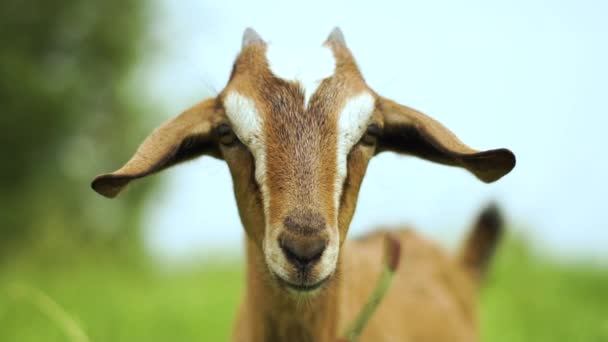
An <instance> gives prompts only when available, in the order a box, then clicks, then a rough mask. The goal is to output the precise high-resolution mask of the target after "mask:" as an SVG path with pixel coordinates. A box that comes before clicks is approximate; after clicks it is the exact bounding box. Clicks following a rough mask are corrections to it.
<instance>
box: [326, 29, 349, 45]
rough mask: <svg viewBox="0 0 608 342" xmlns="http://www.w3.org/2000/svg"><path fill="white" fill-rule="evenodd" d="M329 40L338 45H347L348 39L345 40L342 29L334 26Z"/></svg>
mask: <svg viewBox="0 0 608 342" xmlns="http://www.w3.org/2000/svg"><path fill="white" fill-rule="evenodd" d="M327 41H328V42H330V43H333V44H336V45H342V46H346V40H344V34H342V30H340V28H339V27H337V26H336V27H334V29H333V30H332V31H331V33H330V34H329V37H327Z"/></svg>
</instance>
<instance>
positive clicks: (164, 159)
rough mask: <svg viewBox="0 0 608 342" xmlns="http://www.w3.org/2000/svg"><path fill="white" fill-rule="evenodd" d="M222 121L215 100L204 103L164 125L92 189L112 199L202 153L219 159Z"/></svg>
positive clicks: (96, 182)
mask: <svg viewBox="0 0 608 342" xmlns="http://www.w3.org/2000/svg"><path fill="white" fill-rule="evenodd" d="M220 120H221V110H220V107H219V106H218V105H217V101H216V99H214V98H213V99H208V100H205V101H203V102H201V103H199V104H197V105H196V106H194V107H192V108H190V109H188V110H187V111H185V112H183V113H182V114H180V115H178V116H177V117H175V118H173V119H171V120H169V121H167V122H165V123H164V124H162V125H161V126H160V127H158V128H157V129H156V130H154V132H152V133H151V134H150V135H149V136H148V137H147V138H146V139H145V140H144V142H143V143H142V144H141V145H140V146H139V148H138V149H137V151H136V152H135V154H134V155H133V157H131V159H130V160H129V161H128V162H127V163H126V164H125V165H124V166H123V167H121V168H120V169H118V170H116V171H114V172H112V173H106V174H102V175H99V176H97V177H95V179H94V180H93V182H92V183H91V187H92V188H93V189H94V190H95V191H97V192H98V193H99V194H101V195H103V196H105V197H109V198H113V197H115V196H116V195H118V193H120V191H121V190H122V189H123V188H124V187H125V186H126V185H127V184H129V182H130V181H132V180H134V179H138V178H142V177H145V176H148V175H150V174H153V173H155V172H158V171H160V170H163V169H165V168H167V167H170V166H173V165H175V164H177V163H180V162H182V161H185V160H189V159H192V158H195V157H198V156H200V155H202V154H207V155H211V156H214V157H218V158H220V152H219V150H218V148H217V144H216V140H217V138H216V135H215V132H214V127H215V126H216V124H217V123H219V122H220Z"/></svg>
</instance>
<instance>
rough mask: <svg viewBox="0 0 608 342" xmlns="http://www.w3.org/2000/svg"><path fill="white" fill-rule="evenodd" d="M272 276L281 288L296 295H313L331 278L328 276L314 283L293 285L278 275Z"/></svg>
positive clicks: (301, 282)
mask: <svg viewBox="0 0 608 342" xmlns="http://www.w3.org/2000/svg"><path fill="white" fill-rule="evenodd" d="M274 276H275V278H276V279H277V281H278V282H279V284H280V285H281V286H283V287H284V288H286V289H287V290H290V291H294V292H296V293H313V292H315V291H316V290H319V289H320V288H321V287H323V285H325V284H326V283H327V282H328V280H329V278H331V275H328V276H327V277H325V278H323V279H321V280H319V281H317V282H315V283H308V282H305V281H300V282H298V283H294V282H291V281H288V280H285V279H283V278H282V277H281V276H279V275H278V274H275V275H274Z"/></svg>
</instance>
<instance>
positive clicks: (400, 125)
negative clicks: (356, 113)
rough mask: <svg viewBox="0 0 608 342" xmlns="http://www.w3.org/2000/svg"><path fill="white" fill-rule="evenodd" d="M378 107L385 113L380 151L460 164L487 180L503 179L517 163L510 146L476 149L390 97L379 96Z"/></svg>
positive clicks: (436, 123) (488, 181)
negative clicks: (486, 149)
mask: <svg viewBox="0 0 608 342" xmlns="http://www.w3.org/2000/svg"><path fill="white" fill-rule="evenodd" d="M379 108H380V110H381V111H382V113H383V115H384V129H383V132H382V137H381V138H380V141H379V151H386V150H390V151H395V152H399V153H406V154H411V155H414V156H416V157H420V158H424V159H427V160H430V161H433V162H436V163H441V164H445V165H451V166H460V167H463V168H465V169H467V170H469V171H470V172H471V173H473V174H474V175H475V176H476V177H477V178H479V179H480V180H482V181H484V182H486V183H491V182H494V181H496V180H498V179H500V178H501V177H502V176H504V175H506V174H507V173H509V172H510V171H511V170H512V169H513V168H514V167H515V155H514V154H513V153H512V152H511V151H509V150H507V149H504V148H502V149H496V150H488V151H477V150H474V149H472V148H470V147H468V146H467V145H465V144H463V143H462V142H461V141H460V140H459V139H458V138H457V137H456V136H455V135H454V133H452V132H451V131H450V130H448V129H447V128H445V127H444V126H443V125H442V124H440V123H439V122H437V121H435V120H434V119H432V118H430V117H428V116H426V115H424V114H423V113H420V112H418V111H416V110H414V109H412V108H409V107H406V106H403V105H400V104H398V103H396V102H394V101H392V100H389V99H385V98H380V99H379Z"/></svg>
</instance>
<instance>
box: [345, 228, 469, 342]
mask: <svg viewBox="0 0 608 342" xmlns="http://www.w3.org/2000/svg"><path fill="white" fill-rule="evenodd" d="M384 234H386V232H384V231H380V232H375V233H373V234H371V235H369V236H367V237H365V238H362V239H359V240H350V241H347V242H346V243H345V244H344V247H343V248H344V251H343V254H342V258H343V259H342V271H341V272H342V273H341V274H340V275H339V276H340V277H341V278H342V279H341V280H342V281H341V284H342V285H341V289H340V301H339V302H340V310H339V315H340V317H339V322H340V325H339V326H340V328H339V329H340V330H339V331H344V329H345V327H346V325H347V324H349V323H350V322H352V321H353V320H354V318H355V317H356V315H357V314H358V313H359V312H360V311H361V308H362V307H363V305H364V304H365V302H366V301H367V300H368V298H369V296H370V294H371V292H372V291H373V289H374V287H375V285H376V282H377V280H378V277H379V276H380V272H381V271H382V265H383V257H384ZM391 234H394V235H395V236H396V237H398V238H399V240H400V242H401V260H400V263H399V267H398V269H397V273H396V275H395V277H394V279H393V282H392V284H391V287H390V289H389V290H388V292H387V294H386V296H385V297H384V299H383V300H382V302H381V304H380V305H379V307H378V310H377V311H376V312H375V313H374V315H373V316H372V318H371V320H370V321H369V322H368V324H367V326H366V327H365V329H364V331H363V335H362V337H361V340H362V341H400V342H407V341H418V342H420V341H450V342H458V341H467V342H470V341H476V340H477V339H478V338H477V319H476V302H477V301H476V294H477V284H476V280H475V278H474V277H472V276H471V273H470V272H469V271H468V270H467V269H466V267H465V264H464V263H462V262H461V261H460V260H459V259H457V258H454V257H452V256H450V255H448V254H447V253H445V252H444V251H443V250H442V249H440V248H439V247H438V246H437V245H435V244H434V243H432V242H430V241H428V240H426V239H424V238H422V237H420V236H419V235H417V234H416V233H414V232H413V231H412V230H409V229H405V230H399V231H393V232H392V233H391Z"/></svg>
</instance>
